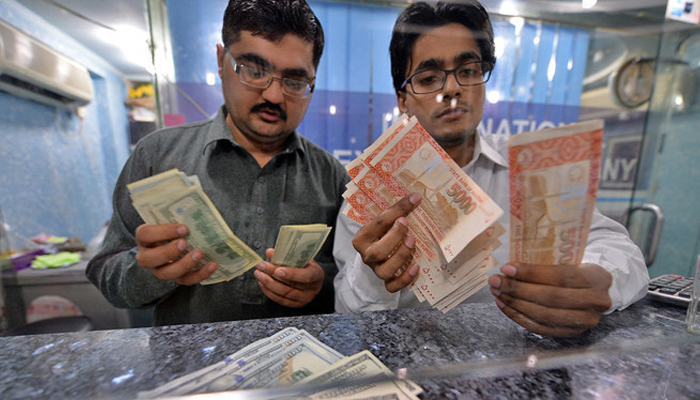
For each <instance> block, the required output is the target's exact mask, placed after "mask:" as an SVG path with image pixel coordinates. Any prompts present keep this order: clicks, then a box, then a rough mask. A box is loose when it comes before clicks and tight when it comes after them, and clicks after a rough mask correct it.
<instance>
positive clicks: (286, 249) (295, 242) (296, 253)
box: [270, 224, 331, 268]
mask: <svg viewBox="0 0 700 400" xmlns="http://www.w3.org/2000/svg"><path fill="white" fill-rule="evenodd" d="M330 231H331V227H330V226H327V225H326V224H310V225H282V226H281V227H280V231H279V234H278V235H277V242H276V243H275V253H274V254H273V255H272V260H270V261H271V262H272V263H273V264H276V265H284V266H287V267H295V268H301V267H303V266H305V265H306V264H307V263H308V262H309V261H310V260H311V259H312V258H314V257H315V256H316V254H318V251H319V250H321V246H323V243H325V242H326V238H328V233H330Z"/></svg>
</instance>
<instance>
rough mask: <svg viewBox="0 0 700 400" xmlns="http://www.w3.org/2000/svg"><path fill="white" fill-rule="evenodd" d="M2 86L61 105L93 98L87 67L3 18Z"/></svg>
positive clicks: (0, 41) (0, 49)
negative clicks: (16, 27) (9, 23)
mask: <svg viewBox="0 0 700 400" xmlns="http://www.w3.org/2000/svg"><path fill="white" fill-rule="evenodd" d="M0 90H3V91H6V92H9V93H11V94H13V95H16V96H20V97H25V98H29V99H32V100H34V101H37V102H41V103H45V104H50V105H54V106H60V107H80V106H84V105H85V104H87V103H89V102H90V101H92V97H93V88H92V79H91V78H90V73H89V72H88V71H87V69H86V68H85V67H84V66H82V65H80V64H78V63H76V62H75V61H73V60H71V59H69V58H68V57H66V56H64V55H62V54H59V53H57V52H56V51H54V50H53V49H51V48H49V47H47V46H46V45H44V44H43V43H40V42H38V41H37V40H36V39H34V38H31V37H29V36H27V35H25V34H24V33H22V32H20V31H19V30H17V29H15V28H14V27H12V26H10V25H8V24H6V23H5V22H3V21H0Z"/></svg>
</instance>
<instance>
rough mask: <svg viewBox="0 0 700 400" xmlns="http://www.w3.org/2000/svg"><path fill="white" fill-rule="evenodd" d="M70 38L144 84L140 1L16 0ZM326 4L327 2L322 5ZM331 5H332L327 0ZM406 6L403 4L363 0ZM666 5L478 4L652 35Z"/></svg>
mask: <svg viewBox="0 0 700 400" xmlns="http://www.w3.org/2000/svg"><path fill="white" fill-rule="evenodd" d="M16 1H18V2H19V3H21V4H22V5H24V6H25V7H27V8H29V9H30V10H31V11H33V12H34V13H36V14H38V15H40V16H42V17H43V18H44V19H46V20H47V21H48V22H49V23H51V24H52V25H54V26H56V27H58V28H59V29H61V30H62V31H64V32H65V33H66V34H68V35H70V36H72V37H74V38H75V39H77V40H78V41H79V42H81V43H83V44H84V45H85V46H86V47H88V48H89V49H91V50H92V51H94V52H95V53H97V54H98V55H99V56H101V57H102V58H104V59H105V60H107V61H108V62H109V63H111V64H112V65H114V67H115V68H117V69H118V70H119V71H120V72H121V73H122V74H123V75H124V76H125V77H127V78H128V79H132V80H150V73H149V72H148V71H149V69H150V56H149V55H148V54H149V53H148V23H147V20H148V18H147V6H146V0H111V1H95V0H16ZM328 1H331V0H328ZM333 1H334V2H335V1H337V0H333ZM362 2H363V3H367V2H375V3H383V4H387V3H391V4H396V5H403V4H406V3H407V2H408V1H407V0H384V1H380V0H376V1H371V0H363V1H362ZM666 2H667V0H598V3H597V4H596V5H595V6H594V7H593V8H592V9H583V8H582V7H581V0H482V3H483V4H484V5H485V6H486V8H487V9H488V10H489V11H490V12H492V13H495V14H500V15H523V16H527V17H532V18H543V19H552V20H557V21H561V22H568V23H575V24H580V25H586V26H602V27H612V28H618V29H635V28H636V29H646V30H647V31H648V30H649V29H650V27H651V26H654V27H655V28H653V29H654V30H656V29H660V28H658V27H659V26H663V19H664V13H665V7H666Z"/></svg>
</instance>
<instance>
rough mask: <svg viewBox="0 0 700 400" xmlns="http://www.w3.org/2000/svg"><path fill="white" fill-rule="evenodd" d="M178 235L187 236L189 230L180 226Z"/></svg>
mask: <svg viewBox="0 0 700 400" xmlns="http://www.w3.org/2000/svg"><path fill="white" fill-rule="evenodd" d="M177 234H178V235H186V234H187V228H185V227H184V226H178V227H177Z"/></svg>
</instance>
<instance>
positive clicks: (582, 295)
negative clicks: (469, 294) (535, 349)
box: [489, 263, 612, 337]
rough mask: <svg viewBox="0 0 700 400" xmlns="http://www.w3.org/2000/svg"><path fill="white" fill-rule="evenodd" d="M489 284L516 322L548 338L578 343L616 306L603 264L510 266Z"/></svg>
mask: <svg viewBox="0 0 700 400" xmlns="http://www.w3.org/2000/svg"><path fill="white" fill-rule="evenodd" d="M501 273H502V274H503V275H494V276H492V277H491V278H489V285H490V286H491V293H492V294H493V295H494V296H496V304H497V305H498V307H499V308H500V309H501V311H503V313H505V314H506V315H507V316H508V317H509V318H510V319H512V320H513V321H515V322H517V323H518V324H520V325H522V326H523V327H524V328H526V329H528V330H529V331H532V332H534V333H538V334H541V335H545V336H551V337H572V336H577V335H579V334H580V333H582V332H584V331H586V330H588V329H590V328H592V327H594V326H596V325H598V322H599V321H600V318H601V316H602V315H603V313H604V312H606V311H607V310H608V309H609V308H610V307H611V306H612V300H611V299H610V295H609V294H608V289H609V288H610V285H611V284H612V275H611V274H610V273H609V272H608V271H606V270H605V269H603V267H601V266H600V265H597V264H581V265H533V264H522V263H509V264H505V265H503V267H501Z"/></svg>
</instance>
